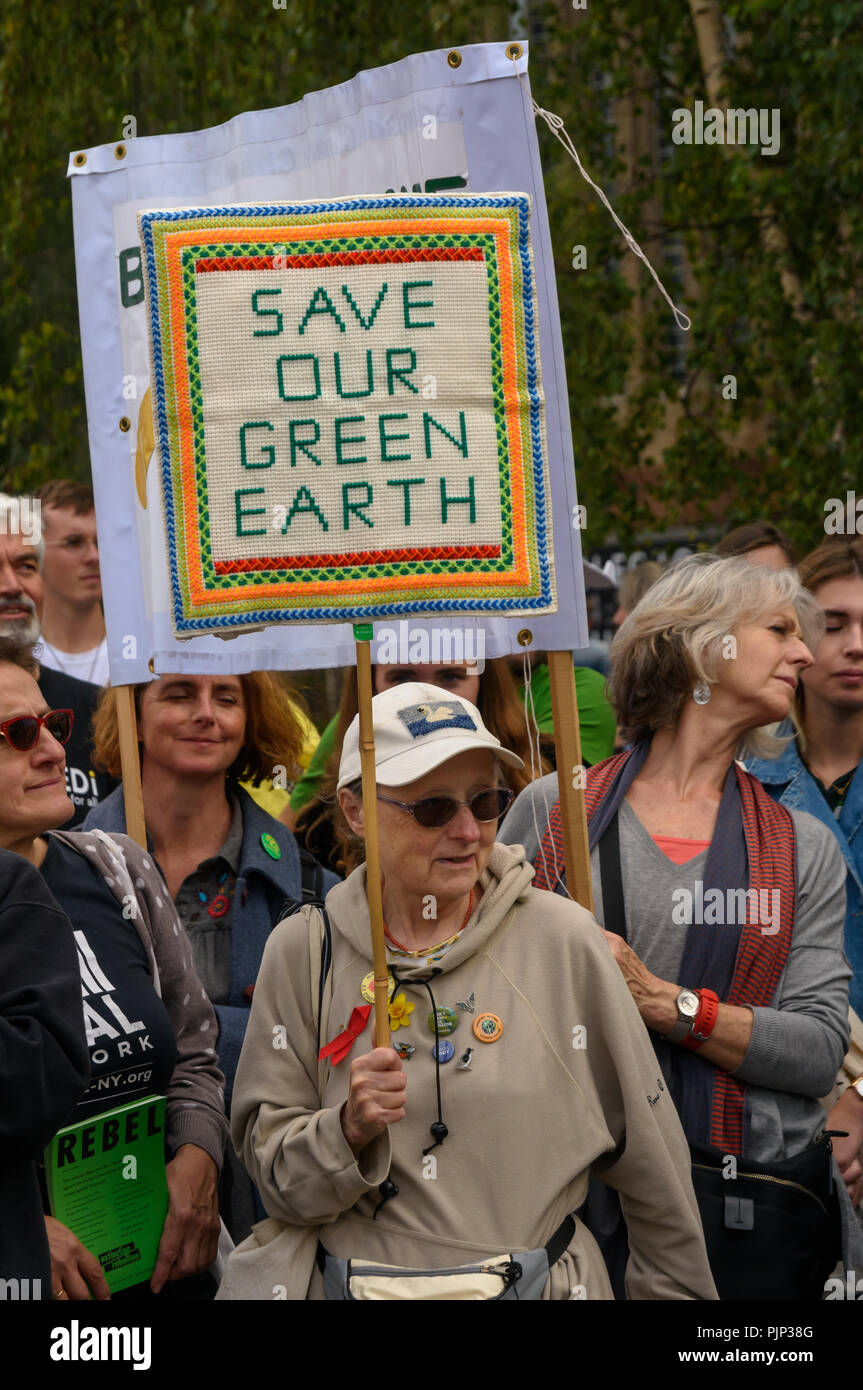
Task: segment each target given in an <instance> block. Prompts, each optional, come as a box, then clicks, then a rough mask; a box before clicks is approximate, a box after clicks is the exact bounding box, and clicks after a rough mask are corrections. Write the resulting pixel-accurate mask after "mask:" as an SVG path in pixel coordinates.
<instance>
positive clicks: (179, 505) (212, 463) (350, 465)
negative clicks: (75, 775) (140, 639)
mask: <svg viewBox="0 0 863 1390" xmlns="http://www.w3.org/2000/svg"><path fill="white" fill-rule="evenodd" d="M139 225H140V231H141V240H142V246H143V251H144V264H145V280H146V287H147V305H148V321H149V331H150V348H151V369H152V370H151V380H152V386H153V394H154V405H155V427H156V428H155V432H156V439H157V443H158V449H159V456H160V461H161V472H162V483H163V492H164V501H165V520H166V526H167V539H168V554H169V562H170V578H171V586H172V612H173V621H174V627H175V630H176V632H177V634H178V635H187V634H192V633H199V632H203V631H225V630H241V629H243V628H245V627H250V626H258V625H260V624H262V623H271V622H281V621H287V620H293V621H306V622H321V621H328V620H334V621H340V622H344V621H349V620H357V619H370V618H383V617H388V616H397V615H400V614H418V615H424V614H427V615H431V614H434V613H436V612H465V613H477V612H494V613H507V612H512V613H517V612H525V613H542V612H549V611H551V610H553V609H554V607H555V605H556V596H555V590H554V574H553V563H552V555H551V534H552V532H551V514H550V501H549V485H548V464H547V447H546V437H545V410H544V398H543V391H542V379H541V372H540V362H539V345H538V327H537V319H536V296H535V289H534V278H533V277H534V271H533V262H532V256H531V247H530V201H529V199H528V198H527V196H526V195H524V194H517V193H516V194H509V193H502V194H493V195H492V194H488V195H479V194H477V195H469V194H462V195H460V196H447V195H421V194H408V195H387V196H382V197H368V198H344V199H339V200H334V201H330V202H317V203H310V202H305V203H279V204H272V205H265V206H259V205H250V206H245V205H241V206H234V207H212V208H189V209H174V210H171V211H150V212H143V213H141V214H140V216H139Z"/></svg>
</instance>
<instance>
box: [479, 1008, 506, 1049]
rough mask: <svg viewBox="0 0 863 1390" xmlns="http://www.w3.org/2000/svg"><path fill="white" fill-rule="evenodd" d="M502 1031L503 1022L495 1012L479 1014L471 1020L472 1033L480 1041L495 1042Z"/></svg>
mask: <svg viewBox="0 0 863 1390" xmlns="http://www.w3.org/2000/svg"><path fill="white" fill-rule="evenodd" d="M502 1032H503V1023H502V1022H501V1020H500V1019H499V1018H498V1016H497V1014H479V1016H478V1017H477V1018H475V1019H474V1021H473V1035H474V1037H475V1038H477V1039H478V1040H479V1041H480V1042H484V1043H493V1042H497V1040H498V1038H499V1037H500V1035H501V1033H502Z"/></svg>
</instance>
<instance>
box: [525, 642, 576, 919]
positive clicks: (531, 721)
mask: <svg viewBox="0 0 863 1390" xmlns="http://www.w3.org/2000/svg"><path fill="white" fill-rule="evenodd" d="M522 676H523V679H524V713H525V724H526V727H527V735H528V742H529V744H530V781H531V787H532V786H533V784H534V783H535V782H538V783H539V787H540V791H541V795H542V801H543V807H544V810H545V827H544V828H543V829H542V830H540V828H539V822H538V820H537V818H536V798H535V797H534V796H531V797H530V810H531V815H532V816H533V830H534V834H535V835H536V842H537V844H538V845H539V856H538V857H539V858H540V859H541V860H542V867H543V871H544V873H545V876H546V879H547V880H548V881H549V882H551V883H559V884H560V886H561V887H562V888H563V890H564V892H565V893H566V896H567V897H568V898H569V899H570V900H571V901H573V902H574V901H575V900H574V898H573V897H572V894H571V893H570V891H569V887H568V886H567V883H566V880H565V878H564V875H563V873H562V871H561V869H560V867H559V866H558V862H557V846H556V845H555V843H554V836H553V835H552V836H551V837H550V838H551V855H552V862H553V865H554V877H553V878H551V879H549V874H548V860H547V859H546V857H545V850H544V849H543V847H542V842H543V839H544V836H545V829H546V828H547V827H548V826H549V825H550V823H551V808H550V806H549V802H548V797H547V796H546V788H545V786H544V785H543V782H542V747H541V744H540V731H539V724H538V722H537V718H536V708H535V706H534V703H533V667H532V665H531V661H530V656H529V654H528V652H527V650H525V651H524V652H523V653H522ZM531 726H532V728H533V732H535V734H536V761H535V762H534V748H533V737H532V732H531ZM559 777H560V774H559V773H558V778H559Z"/></svg>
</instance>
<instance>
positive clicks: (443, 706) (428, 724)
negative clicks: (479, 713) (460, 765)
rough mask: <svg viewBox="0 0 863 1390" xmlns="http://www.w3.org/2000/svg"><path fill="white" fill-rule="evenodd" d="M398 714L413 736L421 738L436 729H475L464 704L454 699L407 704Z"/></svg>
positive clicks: (474, 724)
mask: <svg viewBox="0 0 863 1390" xmlns="http://www.w3.org/2000/svg"><path fill="white" fill-rule="evenodd" d="M398 716H399V719H401V720H402V722H403V723H404V724H406V725H407V728H408V732H409V733H410V734H411V735H412V736H413V737H414V738H422V736H423V735H424V734H432V733H434V732H435V731H436V730H437V729H476V723H475V721H474V720H473V719H472V718H471V716H470V715H469V714H468V712H467V710H466V709H465V708H464V706H463V705H459V704H457V703H456V701H455V700H438V701H435V703H434V704H431V703H429V704H425V705H407V706H406V707H405V708H404V709H400V710H399V711H398Z"/></svg>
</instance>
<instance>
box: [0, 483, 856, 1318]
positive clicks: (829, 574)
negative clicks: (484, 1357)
mask: <svg viewBox="0 0 863 1390" xmlns="http://www.w3.org/2000/svg"><path fill="white" fill-rule="evenodd" d="M38 501H39V502H40V504H41V516H42V536H41V537H40V538H38V539H37V538H36V536H35V535H34V534H29V535H28V534H27V533H25V532H24V531H22V530H21V529H20V518H21V516H22V514H23V512H22V509H21V507H20V499H10V498H5V497H0V961H2V964H3V970H2V974H0V1057H2V1058H3V1064H2V1065H0V1135H2V1138H3V1143H2V1146H0V1148H2V1152H0V1165H2V1171H0V1280H2V1281H10V1280H21V1279H28V1280H31V1281H35V1283H36V1284H39V1285H41V1287H42V1289H43V1291H44V1292H43V1295H42V1296H43V1297H46V1298H51V1297H53V1298H54V1299H59V1300H67V1299H68V1300H82V1299H87V1298H89V1297H93V1298H99V1299H106V1298H108V1297H111V1298H113V1299H122V1300H128V1301H135V1300H140V1299H145V1298H146V1299H150V1298H159V1299H165V1298H172V1299H198V1300H205V1299H212V1298H214V1297H216V1298H219V1299H249V1298H264V1299H272V1298H273V1297H274V1296H276V1295H275V1294H274V1290H275V1289H279V1290H281V1291H282V1292H281V1294H280V1295H279V1296H282V1297H288V1298H298V1299H306V1298H309V1299H321V1298H363V1299H365V1298H422V1299H438V1298H440V1299H459V1298H490V1297H497V1298H525V1297H526V1298H546V1299H553V1300H558V1299H579V1298H583V1299H588V1300H596V1299H599V1300H603V1299H612V1298H629V1299H706V1300H713V1299H716V1298H721V1299H735V1298H738V1299H747V1300H755V1299H764V1298H788V1299H797V1300H817V1299H820V1298H822V1297H824V1290H825V1287H826V1281H827V1280H828V1278H829V1276H830V1275H831V1273H832V1272H833V1271H834V1269H836V1268H837V1267H840V1266H843V1267H844V1268H846V1269H856V1268H863V1235H861V1220H860V1215H859V1213H860V1206H859V1204H860V1202H861V1198H863V1167H861V1161H860V1153H861V1149H863V1076H861V1075H860V1074H859V1072H860V1070H861V1065H863V1063H861V1062H860V1058H861V1055H863V1054H861V1048H863V1025H861V1022H860V1016H861V1014H863V829H861V825H863V814H861V809H863V778H858V776H857V773H858V770H859V767H860V763H861V761H863V541H861V540H859V539H858V538H856V537H851V538H843V537H828V538H826V539H825V540H824V541H823V542H822V543H821V544H820V545H819V546H818V547H817V548H816V549H815V550H814V551H813V552H812V553H811V554H809V555H807V556H806V557H805V558H804V559H802V560H801V561H800V562H799V564H797V563H796V562H795V555H794V553H793V550H792V548H791V546H790V545H789V544H788V542H787V540H786V538H785V537H784V536H783V534H782V533H781V531H780V530H779V529H778V528H776V527H775V526H773V525H772V524H769V523H766V522H754V523H751V524H749V525H747V526H744V527H740V528H738V529H737V530H736V531H733V532H731V533H729V535H727V536H726V537H725V538H724V539H723V540H722V541H721V542H720V543H719V544H718V545H717V546H716V547H715V549H714V550H713V551H711V552H704V553H701V554H698V555H695V556H691V557H689V558H687V559H684V560H679V561H677V562H675V563H674V564H672V565H671V566H668V567H667V568H663V567H662V566H660V565H658V564H655V563H654V562H648V563H647V564H645V565H642V566H639V567H638V569H636V570H634V571H632V572H631V573H629V574H627V575H626V576H625V579H624V582H623V583H622V584H621V586H620V591H619V595H618V598H619V607H618V611H617V613H616V614H615V625H616V626H617V629H618V631H617V635H616V637H615V640H614V642H613V643H612V646H611V650H610V653H609V657H608V664H609V669H608V675H607V678H606V676H605V675H603V674H601V673H600V672H599V671H598V670H596V669H594V668H593V666H589V665H587V664H584V665H578V666H577V667H576V674H575V679H576V690H577V694H578V702H579V721H580V724H581V741H582V748H583V756H584V763H585V768H586V773H585V784H586V790H585V793H584V795H585V805H586V813H587V822H588V830H589V849H590V869H591V879H592V893H593V905H592V910H589V908H588V906H586V905H583V904H579V903H577V902H575V901H574V900H573V898H572V896H571V894H570V892H569V889H568V886H567V882H566V872H565V867H564V866H565V858H566V856H565V850H564V842H563V819H562V815H561V810H560V802H559V790H560V789H559V783H558V772H557V771H556V770H555V766H554V763H555V746H554V741H553V733H554V730H553V713H552V710H551V705H550V699H549V698H548V695H547V692H548V671H547V667H546V666H545V663H544V659H543V654H542V653H531V654H530V659H529V660H528V661H522V659H519V661H518V664H517V665H516V666H515V667H513V668H511V667H510V664H509V662H508V661H506V660H504V659H498V660H491V661H489V662H487V663H486V664H485V666H484V668H483V669H481V670H480V669H477V667H476V666H471V665H470V664H468V665H464V664H452V665H446V664H444V665H434V666H431V665H424V666H398V667H396V666H383V665H381V666H376V667H375V668H374V673H373V678H374V692H375V693H374V698H373V701H372V711H373V723H374V736H375V767H376V779H377V792H378V797H377V819H378V822H379V825H378V838H379V846H380V865H381V891H382V901H383V918H384V926H385V939H386V946H387V969H388V990H389V1025H390V1030H391V1044H390V1045H389V1046H386V1047H384V1046H375V1045H374V1038H373V1028H372V1024H371V1015H372V1001H373V976H374V970H373V961H372V946H371V935H370V922H369V917H370V909H369V899H368V892H367V882H366V865H365V841H366V837H367V833H368V826H367V823H366V814H365V812H364V807H363V800H362V795H361V780H360V753H359V717H358V688H357V676H356V671H355V670H347V671H345V672H344V673H343V676H342V691H341V702H340V706H339V709H338V711H337V712H335V713H334V714H332V717H331V718H330V719H329V721H328V722H327V720H326V719H322V720H321V724H322V725H323V727H322V729H321V731H320V733H319V732H318V729H317V728H316V727H315V725H314V723H313V722H312V720H311V719H310V717H309V713H308V710H307V709H306V707H305V704H304V700H303V697H302V696H301V695H300V694H299V693H298V692H297V691H296V690H294V689H292V688H291V685H290V683H289V682H288V681H287V680H286V679H285V678H284V677H283V676H282V675H281V674H279V675H277V674H273V673H260V672H258V673H250V674H248V675H240V676H233V675H230V676H229V675H224V676H223V675H189V674H177V673H170V672H168V673H162V674H159V675H154V677H153V679H152V680H151V681H149V682H147V683H144V684H141V685H138V686H135V687H134V692H133V694H134V706H135V712H136V718H137V734H138V744H139V753H140V768H141V790H142V794H143V809H144V818H145V823H146V830H147V844H146V846H144V845H138V844H136V843H135V842H134V841H133V840H132V839H130V838H129V836H128V835H127V834H126V833H125V832H126V801H125V790H126V789H124V787H123V785H122V782H121V775H122V773H121V760H120V746H119V733H118V726H119V720H118V705H117V700H118V697H117V692H116V691H115V690H113V689H112V687H111V685H110V682H109V673H108V663H107V645H106V638H105V626H104V617H103V613H102V606H101V590H100V579H99V562H98V547H97V539H96V524H95V513H94V509H93V501H92V495H91V494H90V492H89V490H88V489H86V488H84V487H82V486H79V485H77V484H73V483H67V482H54V483H50V484H48V485H46V486H45V487H44V488H42V489H41V490H40V492H39V494H38ZM531 716H533V717H534V720H535V722H533V723H532V722H531ZM277 769H281V770H282V771H284V770H285V769H290V770H291V776H292V781H293V787H292V788H291V787H290V786H287V787H286V786H285V785H284V779H279V778H277V777H276V770H277ZM567 775H568V770H567ZM82 1006H83V1007H82ZM141 1096H161V1097H164V1098H165V1126H164V1131H165V1132H164V1156H165V1165H166V1166H165V1174H166V1181H167V1202H166V1215H165V1217H164V1223H163V1226H162V1230H161V1236H160V1240H159V1247H158V1254H157V1257H156V1261H155V1267H154V1268H153V1269H152V1271H151V1272H148V1273H147V1276H146V1278H142V1279H140V1280H138V1281H137V1282H133V1283H132V1284H129V1283H128V1280H126V1281H125V1283H126V1286H125V1287H123V1288H122V1289H121V1290H120V1291H117V1290H116V1289H115V1290H114V1291H113V1292H112V1291H111V1288H110V1287H109V1280H108V1278H107V1277H106V1276H107V1275H108V1273H109V1272H110V1269H109V1267H108V1266H106V1265H105V1264H104V1261H103V1262H100V1260H99V1259H98V1258H97V1252H96V1251H94V1250H93V1249H91V1248H88V1246H87V1244H86V1242H85V1241H83V1240H82V1239H81V1238H80V1236H79V1235H78V1234H76V1232H75V1231H73V1230H72V1229H71V1228H70V1226H69V1225H67V1224H64V1223H63V1222H62V1221H60V1220H59V1219H58V1218H57V1217H56V1216H54V1215H53V1214H52V1210H51V1200H50V1197H51V1193H50V1182H49V1177H50V1175H49V1174H46V1171H45V1165H46V1164H47V1163H49V1160H48V1159H47V1158H46V1157H45V1151H46V1147H47V1146H48V1145H49V1144H50V1142H51V1140H52V1138H53V1137H54V1136H55V1135H57V1133H58V1131H60V1130H66V1129H68V1128H69V1127H70V1126H76V1125H81V1124H83V1123H84V1122H91V1121H93V1120H94V1119H95V1118H98V1117H100V1116H102V1117H104V1116H106V1115H108V1114H109V1113H111V1112H113V1111H114V1110H116V1109H117V1108H118V1107H122V1106H123V1105H124V1104H129V1103H132V1102H133V1101H136V1100H137V1099H138V1098H140V1097H141ZM229 1133H230V1139H229Z"/></svg>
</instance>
